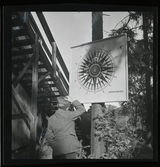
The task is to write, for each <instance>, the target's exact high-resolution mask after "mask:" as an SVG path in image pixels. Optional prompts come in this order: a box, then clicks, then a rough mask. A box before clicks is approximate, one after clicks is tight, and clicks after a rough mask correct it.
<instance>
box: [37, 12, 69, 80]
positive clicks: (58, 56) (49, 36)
mask: <svg viewBox="0 0 160 167" xmlns="http://www.w3.org/2000/svg"><path fill="white" fill-rule="evenodd" d="M36 13H37V16H38V18H39V20H40V22H41V24H42V27H43V29H44V31H45V33H46V35H47V37H48V39H49V42H50V44H51V45H52V42H55V40H54V38H53V36H52V33H51V31H50V29H49V27H48V24H47V22H46V20H45V17H44V15H43V13H42V12H36ZM57 59H58V61H59V63H60V65H61V67H62V69H63V71H64V73H65V75H66V78H67V79H68V81H69V71H68V69H67V67H66V65H65V63H64V60H63V58H62V56H61V54H60V52H59V49H58V47H57Z"/></svg>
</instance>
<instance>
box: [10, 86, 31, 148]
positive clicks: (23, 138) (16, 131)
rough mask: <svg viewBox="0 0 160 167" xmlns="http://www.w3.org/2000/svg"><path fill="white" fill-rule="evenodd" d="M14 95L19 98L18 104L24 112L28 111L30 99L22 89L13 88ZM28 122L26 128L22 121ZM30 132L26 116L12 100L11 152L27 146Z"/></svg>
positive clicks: (20, 87) (19, 87) (18, 87)
mask: <svg viewBox="0 0 160 167" xmlns="http://www.w3.org/2000/svg"><path fill="white" fill-rule="evenodd" d="M15 90H16V93H17V94H18V96H19V97H20V102H21V104H22V106H23V108H24V110H25V109H26V108H27V109H30V98H29V96H28V95H27V93H26V92H25V91H24V89H23V87H22V86H21V85H20V84H18V85H17V87H16V88H15ZM24 119H26V120H27V121H28V126H27V124H26V122H25V121H24ZM29 138H30V130H29V118H28V117H27V115H26V114H22V113H20V112H19V110H18V108H17V106H16V104H15V103H14V101H13V99H12V150H15V149H17V148H20V147H23V146H25V145H27V144H29Z"/></svg>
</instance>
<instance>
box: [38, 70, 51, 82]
mask: <svg viewBox="0 0 160 167" xmlns="http://www.w3.org/2000/svg"><path fill="white" fill-rule="evenodd" d="M50 74H51V72H50V71H49V72H47V73H46V74H45V75H43V76H42V77H41V78H39V80H38V84H39V83H40V82H41V81H43V80H44V79H45V78H46V77H47V76H48V75H50Z"/></svg>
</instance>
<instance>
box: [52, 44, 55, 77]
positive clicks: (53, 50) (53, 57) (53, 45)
mask: <svg viewBox="0 0 160 167" xmlns="http://www.w3.org/2000/svg"><path fill="white" fill-rule="evenodd" d="M52 67H53V77H54V78H56V43H55V42H52Z"/></svg>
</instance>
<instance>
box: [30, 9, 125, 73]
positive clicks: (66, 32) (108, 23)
mask: <svg viewBox="0 0 160 167" xmlns="http://www.w3.org/2000/svg"><path fill="white" fill-rule="evenodd" d="M43 14H44V16H45V19H46V21H47V23H48V26H49V28H50V30H51V33H52V35H53V37H54V39H55V41H56V45H57V47H58V49H59V51H60V53H61V55H62V58H63V59H64V62H65V64H66V66H67V68H68V70H69V71H70V53H71V47H73V46H77V45H80V44H83V43H87V42H91V41H92V12H89V11H88V12H43ZM32 15H33V17H34V19H35V20H36V22H37V24H38V27H39V28H40V31H41V33H42V34H43V37H44V39H45V41H46V44H47V46H48V48H49V50H50V52H51V53H52V49H51V45H50V43H49V41H48V39H47V37H46V36H45V33H44V31H43V29H42V28H41V24H40V23H39V21H38V19H37V15H36V13H35V12H32ZM127 15H128V12H117V11H116V12H103V38H107V37H108V32H111V30H112V29H114V28H115V26H116V25H117V23H119V22H120V21H121V20H122V19H123V18H124V17H126V16H127ZM126 19H127V18H126ZM118 26H120V24H119V25H118ZM118 26H117V27H116V28H118ZM57 64H58V65H59V63H58V61H57ZM60 69H61V68H60Z"/></svg>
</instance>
